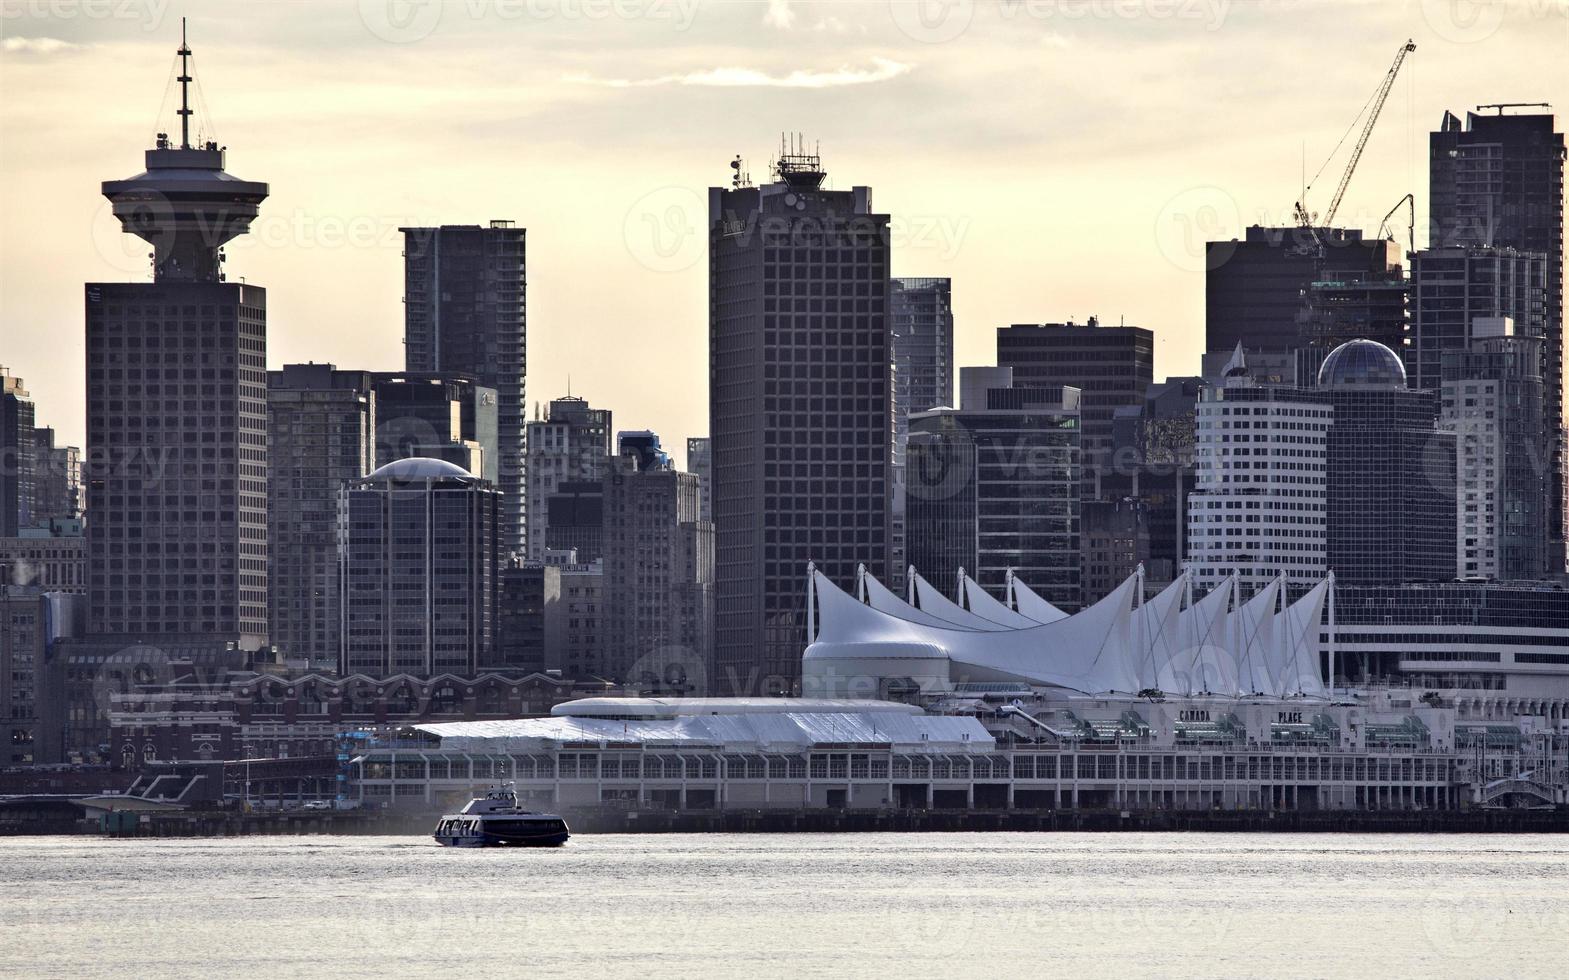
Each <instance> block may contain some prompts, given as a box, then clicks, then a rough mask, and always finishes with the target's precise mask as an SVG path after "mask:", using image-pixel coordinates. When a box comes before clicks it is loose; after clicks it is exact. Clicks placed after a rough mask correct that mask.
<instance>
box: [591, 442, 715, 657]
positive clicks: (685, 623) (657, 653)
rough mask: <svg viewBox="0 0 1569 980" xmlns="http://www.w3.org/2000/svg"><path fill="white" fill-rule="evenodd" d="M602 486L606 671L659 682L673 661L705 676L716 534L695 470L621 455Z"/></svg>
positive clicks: (708, 651)
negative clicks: (704, 516)
mask: <svg viewBox="0 0 1569 980" xmlns="http://www.w3.org/2000/svg"><path fill="white" fill-rule="evenodd" d="M604 487H605V491H604V520H605V536H604V541H605V561H604V595H605V611H606V617H605V625H606V629H605V636H606V656H605V670H606V672H607V673H606V675H605V676H606V677H608V678H609V679H611V680H615V681H620V682H622V683H626V684H645V683H650V682H652V683H654V684H658V683H661V682H663V681H664V680H665V675H666V673H667V672H668V670H669V668H671V667H675V668H677V669H679V670H681V671H682V672H683V673H684V674H685V675H686V676H688V677H696V678H699V679H702V680H704V681H705V682H706V676H707V673H708V664H709V659H710V656H711V654H712V639H711V636H710V634H709V623H710V622H711V620H712V615H713V602H714V574H713V547H714V540H713V527H712V525H709V524H707V523H706V522H704V521H702V520H700V515H699V507H700V504H699V493H700V491H699V487H698V478H697V477H696V476H694V475H692V474H691V473H682V472H679V471H677V470H675V469H672V468H670V467H668V466H667V467H664V468H656V469H649V470H644V469H641V468H638V467H636V466H634V465H631V464H630V460H628V459H627V458H625V457H623V458H622V459H620V460H617V461H616V465H614V466H613V467H612V468H611V471H610V472H609V473H608V474H606V476H605V483H604Z"/></svg>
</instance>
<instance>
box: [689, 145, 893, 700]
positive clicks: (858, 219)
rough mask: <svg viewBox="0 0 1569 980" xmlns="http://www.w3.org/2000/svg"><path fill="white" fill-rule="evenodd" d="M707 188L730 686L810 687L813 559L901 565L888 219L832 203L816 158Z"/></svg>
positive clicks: (717, 660)
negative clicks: (753, 179) (804, 667)
mask: <svg viewBox="0 0 1569 980" xmlns="http://www.w3.org/2000/svg"><path fill="white" fill-rule="evenodd" d="M775 173H776V176H777V180H775V181H774V182H773V183H770V184H767V185H765V186H762V187H754V186H750V185H749V184H747V183H746V182H745V181H744V180H737V181H736V186H734V187H729V188H719V187H716V188H710V190H709V192H708V200H709V205H708V218H709V252H708V254H709V438H710V439H711V440H712V445H713V459H714V489H713V499H714V504H713V506H714V525H715V541H716V546H715V562H716V569H715V581H716V583H717V595H716V603H715V620H714V667H715V675H716V676H715V681H716V683H717V686H718V689H719V690H721V691H724V690H728V691H732V692H739V693H753V692H759V691H782V692H788V691H789V690H791V689H793V688H794V687H795V686H796V684H797V682H798V680H799V677H800V671H801V649H802V646H803V643H804V639H805V636H806V629H805V624H804V622H803V621H802V617H803V615H804V610H805V608H806V601H805V600H806V595H805V593H806V581H807V578H806V568H807V563H808V562H815V563H816V565H817V567H818V568H819V569H820V570H821V571H822V572H823V573H824V574H826V575H828V576H829V577H830V578H832V579H833V580H834V581H836V582H838V583H840V584H841V585H843V586H846V587H848V586H849V585H850V584H851V583H852V582H853V581H854V579H855V574H856V567H857V566H858V565H859V564H861V563H863V562H864V563H865V564H866V565H867V567H868V568H870V569H871V570H872V571H873V572H874V573H875V574H878V575H884V576H886V575H887V574H888V572H889V570H890V568H889V566H890V558H891V554H890V548H889V545H890V536H889V523H890V512H891V502H890V496H891V494H890V480H891V473H890V469H891V465H892V438H891V436H892V433H891V428H892V423H891V419H892V411H893V392H892V378H891V375H892V356H891V352H890V350H889V337H890V333H891V332H890V330H889V290H890V288H891V281H890V279H889V249H890V243H889V233H888V222H889V219H888V215H886V214H878V213H876V212H874V211H873V210H872V193H871V189H870V188H868V187H852V188H851V189H849V190H825V189H824V188H823V181H824V178H825V176H826V175H825V173H824V171H823V168H822V165H821V162H820V159H819V158H818V157H817V156H816V155H812V154H805V153H799V152H794V151H793V150H791V149H788V148H787V149H786V151H785V152H783V153H782V154H781V155H780V157H779V160H778V162H777V164H776V167H775Z"/></svg>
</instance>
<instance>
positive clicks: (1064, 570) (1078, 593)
mask: <svg viewBox="0 0 1569 980" xmlns="http://www.w3.org/2000/svg"><path fill="white" fill-rule="evenodd" d="M960 379H961V381H960V387H961V393H960V397H959V407H958V408H956V409H955V408H943V409H937V410H936V411H931V412H917V413H916V414H914V415H912V416H911V417H910V444H909V464H908V475H909V498H908V508H909V509H908V515H909V523H908V531H909V546H910V564H911V565H912V566H914V568H915V570H916V571H917V572H918V573H920V574H921V576H922V577H923V578H926V579H928V580H930V581H931V582H932V583H933V584H935V585H937V587H938V588H940V589H942V590H943V591H945V592H946V591H948V590H949V589H950V588H955V589H956V579H955V575H956V574H957V572H958V570H959V569H960V568H963V569H964V570H965V572H966V573H967V574H968V575H969V576H970V577H971V578H973V579H975V581H976V582H977V583H978V584H979V585H980V586H981V587H982V588H984V589H986V590H987V591H988V592H990V593H991V594H992V595H993V596H994V597H996V598H998V599H1002V598H1003V597H1004V594H1005V593H1004V589H1005V587H1006V584H1007V578H1008V573H1009V570H1010V569H1012V571H1013V574H1014V575H1015V576H1016V577H1017V578H1018V579H1019V581H1021V582H1023V583H1024V584H1025V585H1027V586H1029V587H1030V588H1031V589H1033V590H1035V592H1036V593H1037V594H1039V595H1041V596H1042V597H1044V598H1045V599H1047V600H1049V601H1050V602H1051V603H1053V604H1054V605H1057V606H1059V607H1062V608H1068V609H1072V608H1077V607H1078V605H1079V603H1080V601H1081V600H1082V598H1083V593H1082V588H1083V585H1082V580H1081V576H1080V569H1081V555H1080V540H1079V532H1080V526H1079V506H1080V505H1079V490H1080V479H1079V463H1078V460H1079V412H1078V408H1079V391H1078V389H1076V388H1071V387H1066V388H1037V387H1022V386H1017V385H1014V384H1013V383H1012V372H1011V371H1010V370H1009V369H1008V368H963V369H961V371H960ZM950 595H951V596H952V597H953V598H955V599H957V598H958V596H957V595H956V594H953V593H950Z"/></svg>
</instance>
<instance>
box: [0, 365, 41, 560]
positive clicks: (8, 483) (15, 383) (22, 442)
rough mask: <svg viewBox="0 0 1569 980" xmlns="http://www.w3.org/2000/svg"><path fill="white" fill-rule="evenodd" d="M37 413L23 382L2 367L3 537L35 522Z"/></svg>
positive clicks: (0, 530) (0, 471)
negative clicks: (35, 437) (34, 486)
mask: <svg viewBox="0 0 1569 980" xmlns="http://www.w3.org/2000/svg"><path fill="white" fill-rule="evenodd" d="M35 421H36V409H35V408H34V405H33V402H32V399H31V398H30V397H29V396H28V394H27V389H26V388H23V387H22V379H21V378H18V377H14V376H13V375H12V374H11V373H10V372H9V371H7V370H6V369H5V368H3V367H0V537H5V538H14V537H16V533H17V530H18V529H19V528H22V527H25V526H26V525H28V524H31V523H32V522H33V517H32V504H33V433H34V431H35V428H34V423H35Z"/></svg>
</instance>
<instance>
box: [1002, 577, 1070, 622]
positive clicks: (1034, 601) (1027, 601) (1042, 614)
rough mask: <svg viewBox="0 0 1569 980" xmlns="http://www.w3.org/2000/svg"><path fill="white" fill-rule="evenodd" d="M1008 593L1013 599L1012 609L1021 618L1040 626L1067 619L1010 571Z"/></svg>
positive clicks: (1066, 616) (1065, 614)
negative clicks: (1030, 620) (1017, 612)
mask: <svg viewBox="0 0 1569 980" xmlns="http://www.w3.org/2000/svg"><path fill="white" fill-rule="evenodd" d="M1008 591H1009V595H1011V596H1012V597H1013V608H1015V609H1017V610H1018V611H1019V615H1021V616H1024V617H1026V618H1028V619H1032V620H1034V621H1035V622H1037V623H1041V624H1045V623H1055V622H1056V621H1057V620H1059V619H1067V618H1068V614H1067V613H1065V612H1063V611H1062V610H1061V609H1058V608H1057V607H1056V606H1054V605H1052V604H1051V603H1049V602H1047V601H1046V600H1045V599H1042V598H1041V597H1040V596H1038V595H1036V594H1035V592H1034V591H1032V590H1031V589H1030V587H1029V586H1028V585H1025V584H1024V583H1023V582H1021V581H1019V577H1018V576H1017V575H1014V574H1013V573H1012V572H1011V571H1010V572H1009V573H1008Z"/></svg>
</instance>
